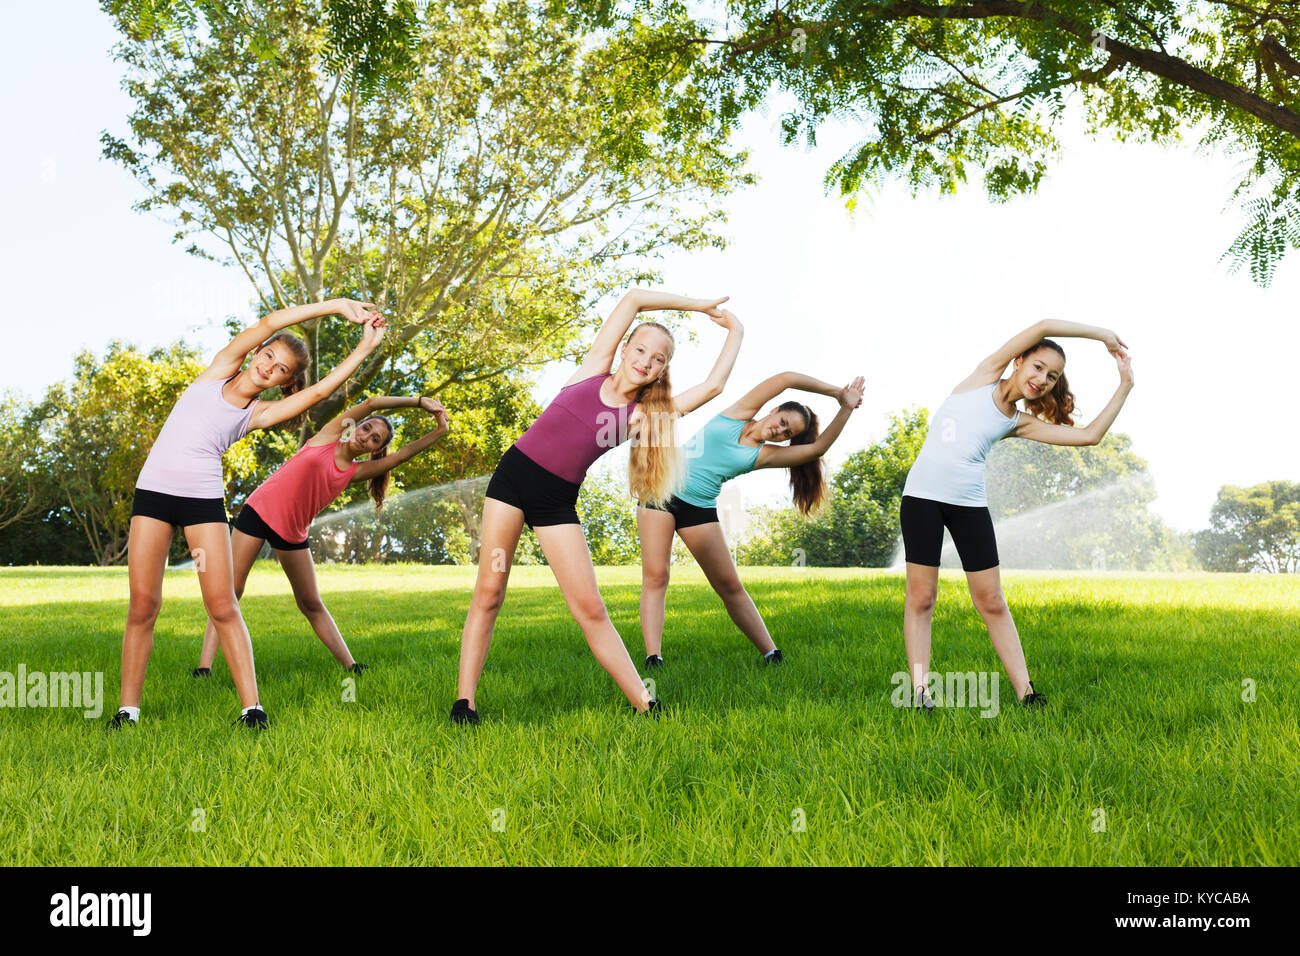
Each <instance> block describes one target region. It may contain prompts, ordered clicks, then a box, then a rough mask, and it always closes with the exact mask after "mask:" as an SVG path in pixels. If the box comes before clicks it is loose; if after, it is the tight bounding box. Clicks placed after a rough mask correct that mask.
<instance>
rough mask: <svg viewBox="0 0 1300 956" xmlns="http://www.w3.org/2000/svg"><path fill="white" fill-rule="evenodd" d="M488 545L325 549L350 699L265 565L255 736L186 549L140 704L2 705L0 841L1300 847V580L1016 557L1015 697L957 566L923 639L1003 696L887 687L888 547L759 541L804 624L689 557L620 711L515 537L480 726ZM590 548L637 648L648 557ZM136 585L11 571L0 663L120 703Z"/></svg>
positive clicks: (556, 853)
mask: <svg viewBox="0 0 1300 956" xmlns="http://www.w3.org/2000/svg"><path fill="white" fill-rule="evenodd" d="M473 570H474V569H472V568H425V567H414V566H411V567H407V566H388V567H382V566H378V567H368V568H364V567H363V568H358V567H327V568H322V569H321V576H320V577H321V590H322V593H323V594H324V595H325V599H326V603H327V604H328V605H329V606H330V608H331V610H332V611H333V613H334V615H335V618H336V619H337V620H338V622H339V624H340V627H341V628H342V630H343V632H344V635H345V637H346V638H347V640H348V643H349V645H350V646H351V648H352V650H353V652H354V654H356V656H357V658H358V659H359V660H362V661H365V662H366V663H368V664H372V665H374V670H373V671H370V672H367V673H366V674H363V675H362V676H361V677H360V678H359V679H358V681H357V685H358V686H357V701H356V702H355V703H344V702H343V700H342V696H343V694H342V679H343V677H344V674H343V672H342V670H341V669H340V668H339V667H338V666H337V664H335V663H334V661H333V659H332V658H331V657H330V656H329V654H328V653H327V652H326V651H325V649H324V648H323V647H322V646H321V645H320V643H319V642H318V641H317V640H316V638H315V637H314V636H313V635H312V634H311V632H310V629H309V628H308V627H307V625H306V622H305V621H304V620H303V619H302V618H301V617H300V616H299V614H298V613H297V610H296V609H295V607H294V604H293V600H292V598H291V597H290V595H289V590H288V584H287V582H286V581H285V579H284V577H283V575H282V574H281V573H280V571H279V570H278V568H276V567H275V566H274V565H270V564H265V565H261V564H259V565H258V567H257V568H256V569H255V570H254V572H253V576H252V578H251V579H250V584H249V589H248V593H247V595H246V596H245V598H244V613H245V616H246V619H247V620H248V622H249V626H250V629H251V631H252V633H253V638H254V646H255V648H256V653H257V665H258V677H259V681H260V686H261V693H262V700H263V701H264V702H265V704H266V706H267V710H268V712H269V713H270V715H271V719H272V728H271V731H270V732H269V733H267V734H265V735H261V736H258V735H255V734H252V733H250V732H248V731H246V730H237V729H234V728H232V727H231V721H232V718H233V717H234V716H235V715H236V714H237V707H238V702H237V699H236V697H235V693H234V689H233V687H232V685H231V682H230V678H229V675H228V673H227V672H226V670H225V667H224V664H223V663H222V662H221V661H220V660H219V661H218V663H217V667H216V669H215V676H214V677H213V678H212V680H210V681H207V682H197V681H195V680H193V679H192V678H190V677H189V670H190V668H192V667H193V666H194V665H195V662H196V659H197V654H198V644H199V635H200V632H201V628H202V625H203V620H204V618H203V612H202V604H201V602H200V601H199V597H198V589H197V584H196V580H195V577H194V575H193V573H192V572H185V571H171V572H168V575H167V579H166V583H165V585H164V601H163V609H162V614H161V615H160V617H159V620H158V627H157V632H156V641H155V647H154V655H153V659H152V661H151V663H150V668H149V676H148V679H147V681H146V684H145V697H144V707H145V709H144V718H143V720H142V722H141V724H140V726H139V727H138V728H135V729H132V730H129V731H126V732H123V733H118V734H107V733H105V732H104V728H103V724H104V718H101V719H99V720H97V721H96V720H86V719H84V718H83V717H82V716H81V713H80V711H77V710H73V709H53V708H46V709H21V710H20V709H12V710H4V711H0V721H3V727H4V733H3V734H2V735H0V766H3V768H4V772H3V774H0V847H3V850H2V851H0V862H3V863H4V864H9V865H33V864H37V865H44V864H64V865H100V864H107V865H122V864H128V865H131V864H134V865H141V864H144V865H149V864H181V865H200V864H235V865H240V864H254V865H256V864H326V865H336V864H458V863H464V864H648V865H660V864H676V863H695V864H823V863H825V864H835V863H838V864H918V863H919V864H958V865H965V864H982V865H1002V864H1071V865H1075V864H1082V865H1098V864H1100V865H1108V864H1131V865H1153V864H1174V865H1183V864H1187V865H1256V864H1267V865H1277V864H1281V865H1295V864H1296V863H1300V822H1298V821H1300V807H1298V806H1297V803H1298V802H1300V798H1297V786H1296V781H1297V780H1300V730H1298V725H1297V715H1298V713H1300V704H1298V703H1297V694H1296V690H1297V687H1296V652H1297V643H1298V642H1300V638H1298V635H1300V578H1295V577H1291V578H1287V577H1271V578H1270V577H1254V576H1250V577H1247V576H1230V575H1181V576H1180V575H1119V574H1110V575H1091V576H1069V575H1055V574H1045V573H1044V574H1032V573H1015V574H1008V575H1007V578H1006V590H1007V595H1008V599H1009V601H1010V604H1011V607H1012V610H1013V612H1014V613H1015V615H1016V619H1017V623H1018V625H1019V627H1020V631H1021V634H1022V636H1023V639H1024V642H1025V646H1026V652H1027V655H1028V658H1029V662H1030V669H1031V673H1032V674H1033V675H1034V678H1035V683H1036V685H1037V686H1038V688H1039V690H1041V691H1044V692H1046V693H1048V694H1050V696H1051V703H1050V705H1049V707H1048V709H1047V710H1046V711H1042V712H1027V711H1025V710H1023V709H1019V708H1017V707H1015V706H1013V695H1012V691H1011V687H1010V684H1009V682H1008V681H1006V679H1005V675H1001V671H1000V667H999V665H998V663H997V659H996V657H995V655H994V654H993V651H992V648H991V647H990V645H989V642H988V638H987V635H986V633H985V632H984V630H983V628H982V626H981V624H980V622H979V619H978V617H977V616H976V615H975V613H974V611H973V610H972V609H971V606H970V601H969V599H968V598H967V596H966V593H965V587H964V584H963V582H962V580H961V578H960V577H959V576H953V575H951V574H949V573H947V572H945V573H944V576H943V580H942V584H941V590H940V595H939V605H938V608H937V610H936V613H935V655H934V661H933V664H934V667H935V669H936V670H940V671H998V673H999V674H1000V675H1001V676H1002V679H1001V702H1002V709H1001V711H1000V713H999V715H998V716H996V717H993V718H984V717H981V716H980V713H979V711H978V710H976V709H955V708H953V709H946V710H939V711H936V712H934V713H933V714H932V715H930V716H929V717H927V716H925V715H922V714H918V713H914V712H911V711H906V710H898V709H895V708H894V707H893V706H891V704H890V694H891V691H892V690H893V685H892V684H891V682H890V677H891V675H892V674H893V673H894V672H896V671H898V670H900V669H902V668H903V667H904V658H903V648H902V638H901V615H902V598H903V587H902V581H901V579H900V577H899V576H898V575H895V574H889V573H883V572H875V571H859V570H812V569H809V570H798V569H743V575H744V578H745V580H746V582H747V584H748V586H749V588H750V590H751V593H752V594H753V595H754V598H755V600H756V601H757V602H758V605H759V607H760V609H761V610H762V611H763V612H764V614H765V615H766V618H767V621H768V625H769V627H770V628H771V630H772V632H773V634H774V635H775V636H776V639H777V643H778V644H779V645H780V646H781V647H782V648H783V649H784V650H785V651H786V653H787V655H788V660H787V663H786V664H785V665H784V666H783V667H781V668H779V669H774V668H767V669H764V668H760V667H759V666H758V664H757V653H756V652H755V651H754V650H753V649H752V648H751V647H750V646H749V644H748V642H747V641H745V640H744V638H743V637H741V635H740V634H739V633H738V632H736V631H735V629H734V628H733V627H732V626H731V624H730V621H729V620H728V618H727V617H726V614H725V612H724V611H723V609H722V606H721V604H720V603H719V602H718V601H717V600H716V598H715V597H714V595H713V593H712V591H710V590H709V589H708V587H707V585H706V584H704V582H703V579H702V577H701V576H700V574H699V573H698V571H695V570H694V569H691V570H680V571H676V572H675V578H674V583H673V586H672V588H671V590H670V592H669V610H668V626H667V638H666V642H665V651H664V654H665V657H666V658H667V660H668V662H669V663H668V666H667V667H666V668H665V669H664V670H663V671H660V672H656V674H655V677H656V679H657V683H658V687H657V692H658V695H659V696H660V697H661V698H663V699H664V701H665V702H666V704H667V706H668V708H669V711H668V715H667V716H666V717H665V718H664V719H663V720H661V721H658V722H655V721H650V720H645V719H635V718H634V717H633V716H632V714H631V711H630V708H628V706H627V705H626V703H625V702H624V701H623V699H622V695H621V694H620V693H619V692H618V689H617V688H616V687H615V685H614V683H613V681H611V680H610V679H609V678H608V677H607V676H606V675H605V673H604V672H603V671H601V670H600V668H599V667H598V665H597V664H596V663H595V661H594V660H593V659H592V657H591V655H590V653H589V652H588V651H587V649H586V645H585V642H584V641H583V639H582V636H581V633H580V632H579V630H578V629H577V626H576V625H575V624H574V623H573V621H572V620H571V619H570V618H569V616H568V615H567V613H566V612H565V609H564V606H563V603H562V601H561V599H560V596H559V593H558V591H557V590H556V588H555V586H554V582H553V579H552V578H551V577H550V573H549V571H547V569H545V568H528V567H520V568H517V569H516V570H515V571H514V573H513V579H512V584H511V589H510V592H509V595H508V597H507V600H506V606H505V608H504V610H503V612H502V615H501V618H500V621H499V624H498V628H497V632H496V639H495V642H494V645H493V649H492V653H491V655H490V656H489V658H488V664H487V670H486V672H485V674H484V679H483V682H482V685H481V686H480V689H479V693H478V703H479V706H480V709H481V710H482V712H483V713H484V718H485V719H484V722H483V724H482V725H481V726H480V727H479V728H478V729H477V730H472V729H457V728H453V727H451V726H449V724H448V722H447V719H446V715H447V712H448V710H449V708H450V706H451V703H452V699H453V697H454V696H455V688H456V663H457V653H458V644H459V636H460V627H461V625H462V623H463V621H464V615H465V609H466V606H467V604H468V600H469V596H470V588H471V586H472V583H473ZM598 576H599V579H600V581H601V583H602V587H603V591H604V594H605V598H606V601H607V603H608V605H609V608H610V613H611V616H612V617H613V619H614V623H615V625H616V626H617V627H618V628H619V630H620V632H621V633H622V634H623V636H624V639H625V640H626V641H627V643H628V646H629V648H630V650H631V651H632V653H633V658H634V660H636V661H638V662H639V661H640V660H641V656H642V653H641V651H640V646H641V645H640V632H639V628H638V624H637V600H638V594H639V590H638V588H639V570H638V569H636V568H610V569H605V568H602V569H599V571H598ZM125 614H126V573H125V571H124V570H122V569H114V570H98V569H44V568H38V569H33V568H25V569H8V570H3V571H0V648H3V654H2V655H0V670H4V671H10V672H14V671H16V670H17V667H18V665H19V663H22V664H25V665H26V667H27V669H28V671H29V672H32V671H47V672H48V671H69V670H89V671H102V672H104V697H105V698H106V700H105V701H104V709H105V712H106V714H105V716H107V715H108V714H111V713H112V712H113V711H114V710H115V705H116V702H117V689H118V688H117V681H118V670H119V654H120V649H121V633H122V625H123V622H124V618H125ZM1245 678H1251V679H1253V680H1254V681H1255V683H1256V688H1257V691H1256V692H1257V699H1256V700H1255V701H1254V702H1252V703H1248V702H1244V701H1243V700H1242V681H1243V679H1245ZM196 808H202V809H203V811H204V813H205V815H206V829H205V830H204V831H202V832H196V831H195V830H193V829H192V828H191V825H192V821H193V820H194V819H195V817H194V811H195V809H196ZM499 808H500V809H503V810H504V830H494V829H493V822H494V819H495V820H497V821H500V820H501V819H502V815H501V813H500V809H499ZM1097 808H1102V809H1104V811H1105V817H1106V829H1105V831H1104V832H1094V830H1093V823H1094V821H1095V820H1097V819H1098V817H1097V815H1096V814H1095V810H1096V809H1097ZM800 818H802V819H803V820H804V821H805V825H806V828H805V829H803V830H797V829H795V828H794V827H793V826H792V823H793V822H795V821H797V820H799V819H800Z"/></svg>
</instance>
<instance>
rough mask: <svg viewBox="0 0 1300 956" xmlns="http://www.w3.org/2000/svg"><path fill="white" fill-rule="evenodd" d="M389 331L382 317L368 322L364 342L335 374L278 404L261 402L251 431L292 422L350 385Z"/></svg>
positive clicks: (254, 416) (252, 422)
mask: <svg viewBox="0 0 1300 956" xmlns="http://www.w3.org/2000/svg"><path fill="white" fill-rule="evenodd" d="M385 329H386V325H385V324H384V320H383V319H382V318H380V319H375V320H374V322H373V323H367V324H366V325H365V326H363V327H362V332H361V341H360V342H358V343H357V347H356V348H354V349H353V350H352V354H351V355H349V356H348V357H347V358H345V359H344V360H343V361H342V362H340V363H339V364H338V365H336V366H335V367H334V370H333V371H331V372H330V373H329V374H328V375H326V376H325V377H324V378H323V379H321V380H320V381H319V382H317V383H316V384H315V385H310V386H308V387H307V388H304V389H303V390H302V391H300V392H294V393H293V394H292V395H290V396H288V397H287V398H282V399H280V400H279V401H276V402H259V403H258V405H257V408H256V409H255V410H254V411H253V417H252V418H251V419H249V422H248V430H249V431H252V430H253V429H254V428H270V427H271V426H272V425H278V424H279V423H280V422H284V421H288V420H289V419H290V418H293V417H294V416H296V415H301V414H302V413H303V412H305V411H306V410H307V409H309V408H311V407H312V406H313V405H315V404H316V403H317V402H319V401H321V400H322V399H324V398H327V397H328V396H329V395H331V394H332V393H333V392H334V390H335V389H336V388H338V387H339V386H340V385H342V384H343V383H344V382H346V381H347V380H348V376H349V375H351V374H352V373H353V372H355V371H356V370H357V367H358V366H360V365H361V362H362V360H364V359H365V357H366V356H367V355H369V354H370V353H371V352H373V351H374V350H375V348H376V347H377V346H378V345H379V343H380V341H382V340H383V337H384V331H385Z"/></svg>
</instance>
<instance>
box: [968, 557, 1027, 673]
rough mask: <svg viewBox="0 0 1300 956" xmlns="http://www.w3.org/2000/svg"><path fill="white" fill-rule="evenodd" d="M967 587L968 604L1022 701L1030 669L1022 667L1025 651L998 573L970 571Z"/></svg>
mask: <svg viewBox="0 0 1300 956" xmlns="http://www.w3.org/2000/svg"><path fill="white" fill-rule="evenodd" d="M966 583H967V584H968V585H969V586H970V598H971V602H972V603H973V604H974V605H975V610H977V611H979V614H980V617H982V618H983V619H984V626H985V627H987V628H988V629H989V639H990V640H991V641H992V642H993V649H994V650H995V651H997V652H998V659H999V660H1001V661H1002V667H1003V669H1004V670H1006V672H1007V677H1009V678H1011V686H1012V687H1014V688H1015V690H1016V697H1017V698H1020V697H1024V696H1025V694H1026V693H1027V692H1028V691H1029V668H1028V667H1027V666H1025V651H1024V648H1022V647H1021V646H1020V635H1019V634H1018V633H1017V632H1016V622H1015V621H1014V620H1012V619H1011V609H1010V608H1008V607H1007V599H1006V597H1005V596H1004V595H1003V593H1002V574H1001V570H1000V569H999V568H997V567H992V568H989V569H988V570H986V571H969V572H967V574H966Z"/></svg>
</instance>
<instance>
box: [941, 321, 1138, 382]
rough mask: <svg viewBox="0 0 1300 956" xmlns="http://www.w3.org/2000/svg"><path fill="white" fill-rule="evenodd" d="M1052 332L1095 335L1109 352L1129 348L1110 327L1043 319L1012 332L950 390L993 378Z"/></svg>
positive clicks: (1085, 335)
mask: <svg viewBox="0 0 1300 956" xmlns="http://www.w3.org/2000/svg"><path fill="white" fill-rule="evenodd" d="M1052 336H1060V337H1061V338H1067V337H1072V338H1084V339H1096V340H1097V341H1098V342H1101V343H1102V344H1103V345H1105V346H1106V348H1107V349H1108V350H1109V351H1110V353H1111V354H1112V355H1114V354H1115V353H1116V352H1117V351H1119V350H1120V349H1125V348H1128V346H1127V345H1126V344H1125V343H1124V341H1123V340H1122V339H1120V337H1119V336H1118V335H1116V334H1115V333H1114V332H1112V331H1111V330H1110V329H1104V328H1102V327H1100V326H1097V325H1083V324H1081V323H1079V322H1066V321H1064V320H1063V319H1043V320H1041V321H1039V322H1035V323H1034V324H1033V325H1031V326H1030V327H1029V328H1027V329H1025V330H1024V331H1023V332H1018V333H1017V334H1015V335H1013V336H1012V337H1011V338H1010V339H1008V340H1007V341H1006V342H1005V343H1003V345H1002V347H1001V348H999V349H998V350H997V351H996V352H994V353H993V354H992V355H990V356H989V357H988V358H986V359H984V361H982V362H980V363H979V365H977V366H975V371H973V372H972V373H971V374H970V375H968V376H967V377H966V378H965V379H964V380H962V382H961V383H960V384H959V385H958V386H957V387H956V388H954V389H953V391H954V392H965V391H969V390H970V389H972V388H979V387H980V386H981V385H990V384H992V383H993V382H996V381H997V380H998V379H999V378H1001V377H1002V373H1003V372H1004V371H1006V367H1007V366H1008V365H1009V364H1010V363H1011V362H1012V361H1013V360H1015V359H1017V358H1019V357H1020V356H1021V355H1023V354H1024V353H1025V351H1026V350H1027V349H1030V348H1032V347H1033V346H1035V345H1037V344H1038V342H1039V341H1041V340H1042V339H1046V338H1051V337H1052Z"/></svg>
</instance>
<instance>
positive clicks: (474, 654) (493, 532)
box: [456, 498, 524, 710]
mask: <svg viewBox="0 0 1300 956" xmlns="http://www.w3.org/2000/svg"><path fill="white" fill-rule="evenodd" d="M523 530H524V513H523V511H521V510H520V509H518V508H516V507H515V506H514V505H508V504H506V503H505V502H504V501H498V500H497V499H496V498H485V499H484V500H483V536H482V539H481V541H482V543H481V545H480V546H479V552H478V578H477V579H476V580H475V582H474V596H473V597H472V598H470V602H469V614H468V615H467V616H466V618H465V627H464V629H463V630H462V631H461V634H460V676H459V678H458V679H457V683H456V696H457V697H463V698H468V700H469V706H470V709H471V710H478V708H477V707H476V706H475V704H474V692H475V691H476V690H477V689H478V681H479V678H480V677H481V676H483V665H484V663H486V661H487V655H488V647H489V646H491V644H492V627H493V625H495V624H496V620H497V614H499V613H500V611H501V605H502V604H503V603H504V602H505V599H506V584H507V583H508V582H509V580H510V566H511V564H512V563H513V562H514V560H515V548H517V547H518V546H519V535H520V534H522V533H523Z"/></svg>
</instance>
